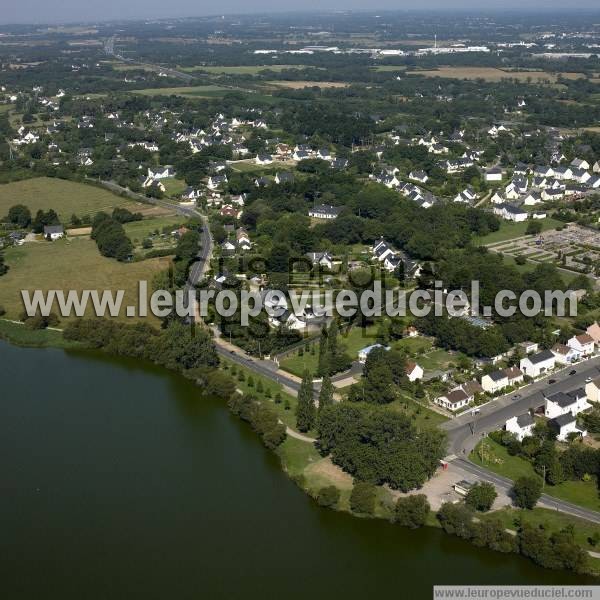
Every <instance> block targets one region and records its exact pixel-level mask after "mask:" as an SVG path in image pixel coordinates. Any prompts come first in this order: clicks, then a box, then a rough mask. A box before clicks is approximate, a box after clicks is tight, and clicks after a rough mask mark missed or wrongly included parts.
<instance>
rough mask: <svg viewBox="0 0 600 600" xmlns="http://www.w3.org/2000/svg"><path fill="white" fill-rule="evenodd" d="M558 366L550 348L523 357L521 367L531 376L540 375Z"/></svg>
mask: <svg viewBox="0 0 600 600" xmlns="http://www.w3.org/2000/svg"><path fill="white" fill-rule="evenodd" d="M555 366H556V357H555V356H554V354H552V352H550V350H542V352H538V353H537V354H532V355H531V356H526V357H525V358H522V359H521V362H520V363H519V368H520V369H521V371H523V373H524V374H525V375H529V377H539V376H540V375H543V374H544V373H547V372H548V371H551V370H552V369H554V367H555Z"/></svg>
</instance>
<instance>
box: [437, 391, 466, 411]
mask: <svg viewBox="0 0 600 600" xmlns="http://www.w3.org/2000/svg"><path fill="white" fill-rule="evenodd" d="M471 400H473V396H469V394H467V392H465V391H464V390H462V389H460V388H457V389H455V390H452V391H450V392H448V393H447V394H445V395H443V396H439V397H438V398H436V400H435V402H436V404H439V405H440V406H443V407H444V408H446V409H448V410H450V411H452V412H455V411H457V410H459V409H460V408H462V407H463V406H466V405H467V404H469V402H471Z"/></svg>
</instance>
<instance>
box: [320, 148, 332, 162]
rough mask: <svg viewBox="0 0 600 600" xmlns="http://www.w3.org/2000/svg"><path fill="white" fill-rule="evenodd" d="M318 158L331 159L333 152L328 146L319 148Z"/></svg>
mask: <svg viewBox="0 0 600 600" xmlns="http://www.w3.org/2000/svg"><path fill="white" fill-rule="evenodd" d="M317 158H320V159H321V160H331V153H330V152H329V150H328V149H327V148H319V150H318V151H317Z"/></svg>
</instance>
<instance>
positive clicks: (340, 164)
mask: <svg viewBox="0 0 600 600" xmlns="http://www.w3.org/2000/svg"><path fill="white" fill-rule="evenodd" d="M347 166H348V159H347V158H334V159H333V160H332V161H331V168H332V169H338V170H341V169H345V168H346V167H347Z"/></svg>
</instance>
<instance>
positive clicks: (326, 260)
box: [304, 252, 333, 270]
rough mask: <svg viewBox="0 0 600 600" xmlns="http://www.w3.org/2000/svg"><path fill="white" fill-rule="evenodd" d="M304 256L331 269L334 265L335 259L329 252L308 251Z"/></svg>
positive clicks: (315, 263) (313, 262) (314, 263)
mask: <svg viewBox="0 0 600 600" xmlns="http://www.w3.org/2000/svg"><path fill="white" fill-rule="evenodd" d="M304 256H306V257H307V258H308V260H310V262H311V263H312V264H313V265H319V266H321V267H325V268H327V269H329V270H331V268H332V267H333V259H332V257H331V255H330V254H329V252H307V253H306V254H305V255H304Z"/></svg>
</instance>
